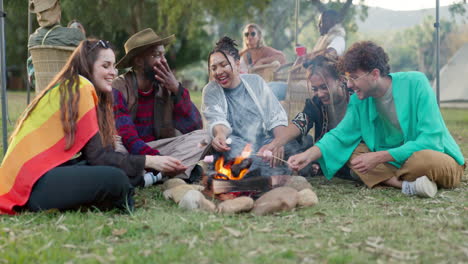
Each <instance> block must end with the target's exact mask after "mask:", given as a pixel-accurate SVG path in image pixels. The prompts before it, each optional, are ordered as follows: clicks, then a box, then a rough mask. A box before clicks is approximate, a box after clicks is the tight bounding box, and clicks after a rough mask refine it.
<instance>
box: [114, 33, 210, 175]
mask: <svg viewBox="0 0 468 264" xmlns="http://www.w3.org/2000/svg"><path fill="white" fill-rule="evenodd" d="M173 39H174V35H171V36H168V37H165V38H162V37H160V36H158V35H157V34H156V33H155V32H154V31H153V30H152V29H150V28H147V29H144V30H142V31H140V32H137V33H135V34H134V35H132V36H131V37H130V38H129V39H128V40H127V41H126V42H125V56H124V57H123V58H122V59H121V60H120V61H119V62H118V63H117V67H118V68H121V69H125V68H131V70H129V71H128V72H126V73H124V74H122V75H120V76H119V77H117V78H116V79H115V80H114V82H113V83H112V88H113V94H114V113H115V119H116V121H115V122H116V126H117V131H118V133H119V136H120V137H121V141H120V143H119V144H118V150H119V151H121V152H124V153H128V152H129V153H132V154H142V155H143V154H144V155H167V156H173V157H176V158H178V159H180V160H181V161H182V162H183V163H184V164H186V165H187V166H188V168H187V170H186V171H185V172H184V173H183V174H180V175H177V177H178V178H182V179H185V180H190V181H194V180H197V178H198V177H199V176H200V175H199V174H201V171H200V169H201V168H199V167H197V166H195V164H196V163H197V161H199V160H200V159H201V158H202V157H201V156H202V154H203V152H204V150H205V149H204V148H200V147H198V144H199V143H200V142H201V141H203V140H206V139H207V138H208V134H207V133H206V131H204V130H202V127H203V124H202V119H201V115H200V112H199V111H198V109H197V107H196V106H195V105H194V104H193V102H192V100H191V98H190V92H189V91H188V90H187V89H186V88H184V87H183V86H182V84H181V83H179V82H178V81H177V79H176V78H175V76H174V74H173V73H172V71H171V69H170V68H169V65H168V64H167V60H166V57H165V55H164V54H165V48H164V46H166V45H168V44H169V43H170V42H171V41H172V40H173ZM181 133H182V135H181ZM194 169H195V170H194ZM192 171H193V172H194V173H195V174H193V175H192ZM190 176H192V178H191V177H190Z"/></svg>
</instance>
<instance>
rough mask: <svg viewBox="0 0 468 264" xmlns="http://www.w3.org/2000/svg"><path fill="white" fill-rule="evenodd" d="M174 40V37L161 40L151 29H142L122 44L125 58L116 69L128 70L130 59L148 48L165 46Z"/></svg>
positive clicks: (118, 63)
mask: <svg viewBox="0 0 468 264" xmlns="http://www.w3.org/2000/svg"><path fill="white" fill-rule="evenodd" d="M174 39H175V36H174V35H170V36H168V37H165V38H161V37H160V36H158V35H157V34H156V33H154V31H153V30H152V29H151V28H146V29H143V30H142V31H140V32H137V33H135V34H134V35H132V36H131V37H130V38H129V39H128V40H127V41H126V42H125V44H124V48H125V56H124V57H123V58H122V59H120V61H119V62H117V64H116V67H117V68H119V69H122V68H128V67H130V66H131V65H129V63H130V62H131V61H132V59H133V58H134V57H135V56H137V55H138V54H140V52H142V51H143V50H145V49H146V48H147V47H149V46H153V45H167V44H169V43H171V41H173V40H174Z"/></svg>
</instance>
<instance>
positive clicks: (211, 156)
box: [203, 155, 214, 163]
mask: <svg viewBox="0 0 468 264" xmlns="http://www.w3.org/2000/svg"><path fill="white" fill-rule="evenodd" d="M203 161H204V162H206V163H213V161H214V156H213V155H207V156H205V157H204V158H203Z"/></svg>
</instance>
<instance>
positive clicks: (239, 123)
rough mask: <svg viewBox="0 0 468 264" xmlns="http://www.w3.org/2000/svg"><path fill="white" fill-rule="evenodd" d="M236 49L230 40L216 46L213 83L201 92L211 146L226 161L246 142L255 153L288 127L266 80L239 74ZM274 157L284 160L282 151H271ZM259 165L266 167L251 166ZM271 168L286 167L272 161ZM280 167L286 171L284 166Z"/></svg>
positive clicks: (211, 72) (211, 60) (211, 59)
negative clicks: (229, 140)
mask: <svg viewBox="0 0 468 264" xmlns="http://www.w3.org/2000/svg"><path fill="white" fill-rule="evenodd" d="M236 46H237V45H236V43H235V42H234V41H233V40H232V39H230V38H229V37H223V38H221V39H220V40H219V41H218V42H217V43H216V46H215V48H214V49H213V51H211V53H210V54H209V56H208V67H209V68H208V72H209V75H210V79H212V81H211V82H209V83H208V84H207V85H206V86H205V88H204V89H203V104H202V112H203V115H204V117H205V119H206V121H207V125H208V132H209V134H210V135H211V136H212V138H213V141H212V146H213V148H214V149H215V151H217V153H218V154H220V155H224V156H225V157H226V158H227V159H230V158H232V157H235V156H237V155H239V154H240V152H241V151H242V148H243V147H244V146H245V144H246V143H252V146H253V151H254V152H257V150H258V149H259V148H260V147H261V146H263V145H264V144H267V143H269V142H270V141H271V140H273V139H274V138H276V137H278V136H279V135H280V134H281V133H282V131H283V130H284V129H285V128H286V126H287V124H288V119H287V116H286V112H285V111H284V109H283V107H282V106H281V104H280V103H279V102H278V100H277V99H276V97H275V95H274V94H273V93H272V92H271V90H270V88H269V87H268V86H267V84H266V83H265V81H264V80H263V79H262V78H261V77H260V76H259V75H256V74H240V56H239V51H238V50H237V48H236ZM228 137H229V138H231V140H232V144H230V145H228V144H227V143H226V140H227V138H228ZM273 155H274V156H276V157H279V158H284V150H283V148H282V147H281V148H276V149H274V152H273ZM261 163H262V164H264V165H266V167H268V164H267V163H265V162H263V161H261V160H260V159H258V162H257V161H256V158H254V164H257V165H258V166H263V165H262V164H261ZM270 165H271V166H272V167H276V165H286V164H277V161H276V160H275V161H274V162H271V164H270ZM282 167H284V169H285V170H287V168H286V166H282ZM251 168H252V167H251ZM262 169H263V168H262ZM279 169H281V168H279ZM285 172H286V171H283V172H279V171H278V172H276V173H285Z"/></svg>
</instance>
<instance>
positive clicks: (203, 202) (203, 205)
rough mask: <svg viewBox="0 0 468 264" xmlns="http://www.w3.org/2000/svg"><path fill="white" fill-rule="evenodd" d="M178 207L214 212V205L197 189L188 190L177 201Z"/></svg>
mask: <svg viewBox="0 0 468 264" xmlns="http://www.w3.org/2000/svg"><path fill="white" fill-rule="evenodd" d="M179 207H180V208H183V209H187V210H203V211H207V212H215V211H216V205H215V204H214V203H213V202H211V201H209V200H207V199H206V198H205V196H203V194H202V193H201V192H200V191H198V190H189V191H187V192H186V193H185V195H184V196H183V197H182V199H181V200H180V201H179Z"/></svg>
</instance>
